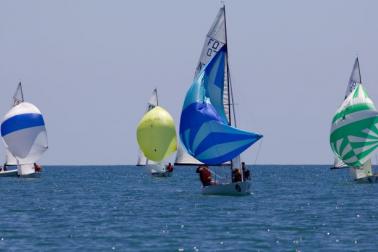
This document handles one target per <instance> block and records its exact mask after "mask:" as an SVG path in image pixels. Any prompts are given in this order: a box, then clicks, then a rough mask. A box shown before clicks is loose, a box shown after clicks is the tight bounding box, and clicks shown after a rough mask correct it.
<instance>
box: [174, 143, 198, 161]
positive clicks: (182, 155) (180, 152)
mask: <svg viewBox="0 0 378 252" xmlns="http://www.w3.org/2000/svg"><path fill="white" fill-rule="evenodd" d="M181 146H182V145H181V144H179V145H178V146H177V154H176V159H175V165H200V164H202V163H201V162H200V161H198V160H197V159H195V158H194V157H192V156H191V155H189V154H188V152H186V151H185V150H184V149H183V147H181Z"/></svg>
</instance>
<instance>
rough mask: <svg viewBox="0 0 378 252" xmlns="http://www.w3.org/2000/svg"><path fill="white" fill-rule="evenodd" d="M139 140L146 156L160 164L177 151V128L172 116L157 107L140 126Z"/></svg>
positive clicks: (138, 130)
mask: <svg viewBox="0 0 378 252" xmlns="http://www.w3.org/2000/svg"><path fill="white" fill-rule="evenodd" d="M137 140H138V144H139V147H140V149H141V150H142V151H143V153H144V155H145V156H146V157H147V158H148V159H150V160H152V161H156V162H160V161H162V160H163V159H165V158H167V157H168V156H169V155H171V154H172V153H174V152H175V151H176V150H177V137H176V128H175V124H174V121H173V118H172V116H171V115H170V114H169V113H168V112H167V111H166V110H165V109H163V108H162V107H159V106H156V107H155V108H153V109H152V110H150V111H149V112H147V113H146V114H145V115H144V116H143V118H142V120H141V121H140V122H139V124H138V128H137Z"/></svg>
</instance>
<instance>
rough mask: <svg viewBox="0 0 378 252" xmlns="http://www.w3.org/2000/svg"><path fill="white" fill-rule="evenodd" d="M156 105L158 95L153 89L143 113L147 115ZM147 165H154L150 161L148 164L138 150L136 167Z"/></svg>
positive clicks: (157, 103) (141, 152)
mask: <svg viewBox="0 0 378 252" xmlns="http://www.w3.org/2000/svg"><path fill="white" fill-rule="evenodd" d="M158 105H159V102H158V94H157V89H156V88H155V89H154V90H153V91H152V95H151V97H150V99H149V100H148V102H147V109H146V112H145V113H147V112H148V111H150V110H151V109H153V108H155V107H156V106H158ZM148 163H154V162H151V161H150V162H149V160H148V159H147V158H146V156H145V155H144V154H143V151H141V150H139V154H138V161H137V166H142V165H147V164H148Z"/></svg>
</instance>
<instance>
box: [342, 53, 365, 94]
mask: <svg viewBox="0 0 378 252" xmlns="http://www.w3.org/2000/svg"><path fill="white" fill-rule="evenodd" d="M361 83H362V81H361V71H360V63H359V61H358V57H357V58H356V60H355V61H354V65H353V69H352V73H351V74H350V77H349V82H348V86H347V89H346V91H345V98H346V97H348V95H349V94H350V93H351V92H352V91H353V90H354V89H355V88H356V86H357V84H361Z"/></svg>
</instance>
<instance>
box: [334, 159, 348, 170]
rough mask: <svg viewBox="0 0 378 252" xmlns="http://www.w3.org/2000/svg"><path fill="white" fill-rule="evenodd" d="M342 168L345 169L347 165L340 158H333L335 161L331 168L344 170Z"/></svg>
mask: <svg viewBox="0 0 378 252" xmlns="http://www.w3.org/2000/svg"><path fill="white" fill-rule="evenodd" d="M344 167H347V165H346V164H344V162H343V161H342V160H341V159H340V158H338V157H335V161H334V162H333V168H344Z"/></svg>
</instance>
